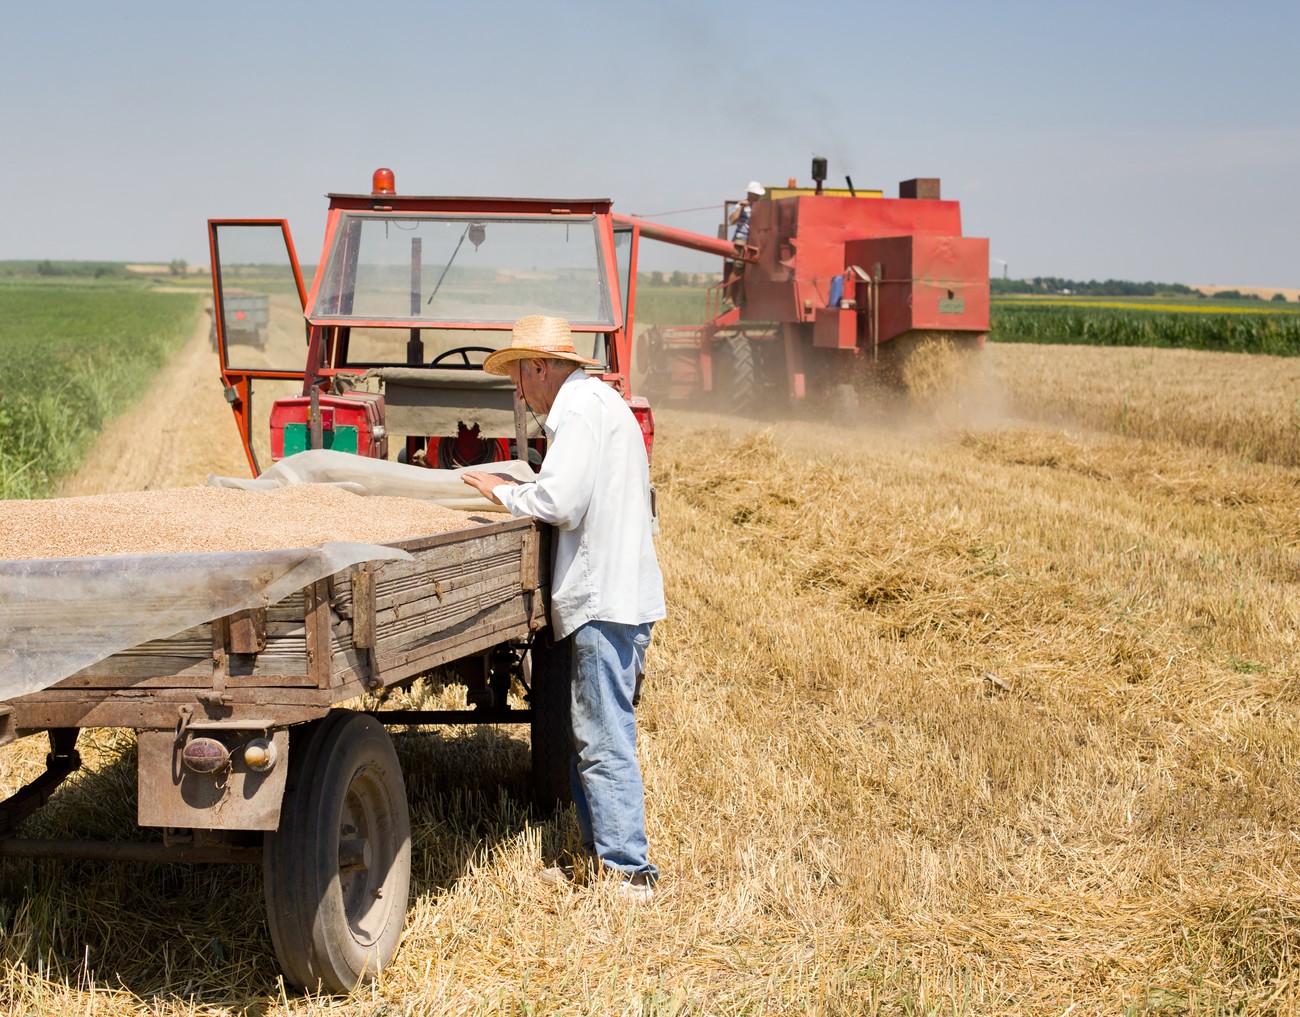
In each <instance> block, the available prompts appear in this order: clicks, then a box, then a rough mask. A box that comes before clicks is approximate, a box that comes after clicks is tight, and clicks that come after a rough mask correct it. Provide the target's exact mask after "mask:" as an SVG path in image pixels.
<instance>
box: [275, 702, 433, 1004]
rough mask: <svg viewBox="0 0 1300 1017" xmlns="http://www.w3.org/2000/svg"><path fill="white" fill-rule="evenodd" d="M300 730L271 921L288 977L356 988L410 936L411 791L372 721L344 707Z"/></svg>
mask: <svg viewBox="0 0 1300 1017" xmlns="http://www.w3.org/2000/svg"><path fill="white" fill-rule="evenodd" d="M294 734H295V736H297V737H295V738H294V740H293V742H292V744H291V749H290V753H289V754H290V773H289V779H288V785H287V787H286V790H285V797H284V804H283V806H282V808H281V813H280V828H279V829H278V830H277V831H275V832H274V833H271V834H267V836H266V840H265V844H264V848H263V857H262V871H263V877H264V883H265V895H266V912H267V925H268V926H269V928H270V931H271V941H272V943H273V944H274V946H275V953H276V957H277V958H278V959H279V961H280V967H281V969H282V970H283V972H284V977H285V980H286V981H287V982H291V983H292V984H294V985H296V986H298V987H300V988H304V989H309V990H317V989H323V990H324V991H327V992H340V993H345V992H350V991H351V990H352V989H353V988H355V987H356V986H357V985H358V984H360V983H363V982H370V981H373V980H374V978H375V976H376V975H377V974H378V973H379V971H380V970H381V969H382V968H383V967H384V965H386V964H387V963H388V962H389V961H390V960H392V957H393V954H394V953H395V952H396V951H397V944H398V940H399V939H400V938H401V935H402V924H403V922H404V920H405V918H406V907H407V902H408V899H409V894H410V882H411V821H410V815H409V813H408V811H407V805H406V788H405V786H404V784H403V782H402V771H401V768H400V766H399V764H398V761H397V753H396V752H395V751H394V750H393V743H392V740H391V739H390V738H389V737H388V733H387V732H386V731H385V730H384V728H383V726H382V725H381V724H380V723H379V722H378V721H377V720H375V719H374V718H373V717H367V716H365V715H363V714H356V713H352V712H351V711H348V710H335V711H332V712H331V713H330V714H329V716H327V717H326V718H325V719H324V720H321V721H318V722H317V723H315V724H312V725H308V727H307V728H306V729H304V730H303V731H302V732H301V733H299V732H297V731H295V732H294Z"/></svg>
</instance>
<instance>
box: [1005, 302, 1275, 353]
mask: <svg viewBox="0 0 1300 1017" xmlns="http://www.w3.org/2000/svg"><path fill="white" fill-rule="evenodd" d="M989 339H991V340H992V341H994V342H1029V343H1070V344H1080V345H1088V346H1159V347H1171V348H1179V349H1190V350H1219V351H1223V352H1232V353H1271V354H1275V355H1279V356H1296V355H1300V311H1289V310H1288V311H1280V310H1279V311H1274V310H1271V309H1270V310H1260V311H1258V312H1253V313H1252V312H1250V311H1243V310H1241V309H1238V308H1231V309H1229V308H1216V307H1203V306H1197V305H1188V306H1187V307H1186V308H1185V309H1183V308H1177V309H1175V308H1171V306H1170V305H1168V304H1164V305H1160V306H1159V308H1158V309H1157V308H1151V309H1148V308H1144V307H1142V306H1141V305H1140V304H1133V305H1131V306H1127V307H1125V306H1114V305H1111V306H1096V305H1094V306H1088V305H1087V304H1084V303H1082V302H1071V303H1060V304H1056V303H1053V304H1048V303H1039V302H1037V301H1035V302H1032V303H1030V302H1024V301H996V300H995V301H994V303H993V307H992V314H991V320H990V329H989Z"/></svg>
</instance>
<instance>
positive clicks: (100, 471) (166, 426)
mask: <svg viewBox="0 0 1300 1017" xmlns="http://www.w3.org/2000/svg"><path fill="white" fill-rule="evenodd" d="M209 473H218V474H221V475H223V476H235V477H245V476H248V473H249V469H248V461H247V459H246V458H245V456H244V450H243V446H242V445H241V444H240V442H239V432H238V431H237V430H236V428H235V417H234V414H233V413H231V412H230V407H229V405H227V403H226V400H225V397H224V396H223V394H222V390H221V376H220V374H219V373H218V368H217V356H216V354H215V353H213V352H212V347H211V346H210V345H209V343H208V319H207V317H206V316H204V315H200V316H199V318H198V320H197V321H196V322H195V324H194V334H193V335H192V336H190V339H189V341H188V342H187V343H186V344H185V346H184V347H182V348H181V350H180V352H179V353H177V354H176V356H175V357H173V358H172V361H171V363H170V364H168V365H167V366H166V367H165V368H163V370H162V371H160V372H159V373H158V376H157V377H156V378H155V379H154V381H153V384H152V385H150V387H149V390H148V391H147V392H146V393H145V395H144V396H143V397H142V398H141V400H140V402H139V403H138V404H137V405H136V406H135V407H134V408H132V409H130V410H128V411H127V412H126V413H124V414H123V415H122V416H120V417H118V418H117V419H116V420H114V421H113V422H112V423H111V424H110V425H109V426H108V428H107V429H106V430H105V431H104V433H103V434H101V435H100V436H99V437H98V438H97V439H96V440H95V443H94V444H93V446H92V447H91V449H90V451H89V452H88V453H87V455H86V461H85V464H84V465H83V466H82V468H81V469H80V470H79V471H78V472H77V473H76V474H74V475H73V476H72V477H69V478H68V480H67V481H66V482H65V483H64V485H63V487H62V489H61V490H60V492H59V493H60V494H62V495H78V494H101V493H108V492H118V491H146V490H150V489H154V488H169V487H186V486H189V485H192V484H202V483H203V482H204V481H205V480H206V479H207V476H208V474H209Z"/></svg>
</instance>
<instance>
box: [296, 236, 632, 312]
mask: <svg viewBox="0 0 1300 1017" xmlns="http://www.w3.org/2000/svg"><path fill="white" fill-rule="evenodd" d="M615 284H617V283H615ZM525 314H550V315H556V316H559V317H562V318H567V319H568V320H569V322H570V323H571V324H572V325H574V326H575V327H584V326H585V329H584V330H593V329H610V328H613V327H615V322H614V321H613V310H612V306H611V300H610V280H608V279H607V278H606V273H605V268H604V260H603V259H602V257H601V249H600V240H599V234H598V232H597V221H596V217H595V216H581V215H578V216H546V217H540V216H539V217H535V218H527V217H509V216H495V217H494V216H490V215H480V216H468V215H430V214H427V213H410V212H406V213H403V212H393V211H384V212H343V213H342V214H341V215H340V217H339V221H338V223H337V226H336V227H335V229H334V231H333V234H332V237H331V239H330V243H329V248H328V252H327V255H326V258H325V260H324V263H323V264H322V266H321V268H320V270H319V274H318V275H317V277H316V282H315V285H314V286H313V287H312V297H311V300H310V303H309V305H308V308H307V318H308V320H309V321H310V322H311V323H312V324H314V325H345V326H366V325H369V326H379V327H384V326H389V327H392V326H397V327H403V326H410V327H413V328H423V327H438V326H441V327H448V326H455V325H460V326H470V327H472V326H473V325H474V324H487V325H508V324H509V323H511V322H513V321H514V320H515V319H516V318H518V317H520V316H522V315H525Z"/></svg>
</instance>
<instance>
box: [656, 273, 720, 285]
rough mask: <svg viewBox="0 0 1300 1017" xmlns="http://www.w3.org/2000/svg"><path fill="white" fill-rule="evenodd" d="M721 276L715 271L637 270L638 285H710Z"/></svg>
mask: <svg viewBox="0 0 1300 1017" xmlns="http://www.w3.org/2000/svg"><path fill="white" fill-rule="evenodd" d="M721 278H722V277H721V276H720V275H719V274H718V273H717V272H670V273H667V274H665V273H663V272H638V273H637V277H636V281H637V284H638V285H640V286H712V285H713V284H714V283H716V282H718V281H719V280H720V279H721Z"/></svg>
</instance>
